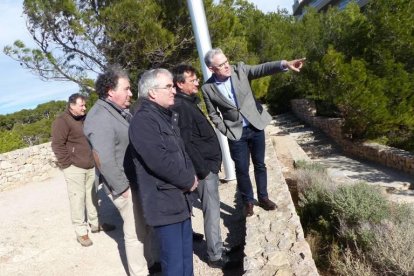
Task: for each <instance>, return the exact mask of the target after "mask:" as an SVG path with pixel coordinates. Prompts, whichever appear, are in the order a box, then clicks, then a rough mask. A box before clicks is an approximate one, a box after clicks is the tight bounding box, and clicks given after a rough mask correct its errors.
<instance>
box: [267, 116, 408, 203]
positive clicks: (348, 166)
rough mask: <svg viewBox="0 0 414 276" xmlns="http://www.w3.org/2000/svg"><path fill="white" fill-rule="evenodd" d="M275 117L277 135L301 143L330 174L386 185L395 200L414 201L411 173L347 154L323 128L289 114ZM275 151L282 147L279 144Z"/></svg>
mask: <svg viewBox="0 0 414 276" xmlns="http://www.w3.org/2000/svg"><path fill="white" fill-rule="evenodd" d="M274 118H275V122H276V124H277V126H278V129H279V132H278V134H277V136H276V137H278V136H279V137H284V138H283V139H285V140H287V141H289V143H297V144H299V146H300V147H301V149H303V151H304V152H306V154H307V155H308V156H309V157H310V159H312V160H313V161H317V162H319V163H321V164H323V165H324V166H325V167H327V168H328V172H329V174H330V175H331V176H332V177H334V178H335V179H336V180H337V181H341V182H355V181H364V182H366V183H368V184H371V185H378V186H381V187H384V189H385V190H386V191H387V192H388V194H389V196H390V198H391V199H393V200H395V201H398V202H411V203H414V190H413V188H414V177H413V176H412V175H409V174H407V173H404V172H401V171H397V170H395V169H391V168H388V167H385V166H383V165H380V164H376V163H373V162H370V161H364V160H358V159H355V158H350V157H347V156H344V155H343V154H342V152H341V149H340V148H339V147H338V146H337V145H336V144H335V143H334V142H333V141H332V140H331V139H329V138H328V137H327V136H326V135H324V134H323V133H322V132H321V131H319V130H317V129H314V128H311V127H308V126H306V125H304V124H303V123H302V122H300V121H299V120H298V119H297V118H296V117H295V116H294V115H292V114H290V113H286V114H282V115H278V116H276V117H274ZM280 141H281V140H280ZM283 143H287V142H283ZM282 147H283V146H282ZM276 151H277V152H278V151H282V149H280V147H279V149H278V148H277V150H276ZM294 154H295V153H293V156H294ZM278 158H280V156H278ZM296 159H297V157H296Z"/></svg>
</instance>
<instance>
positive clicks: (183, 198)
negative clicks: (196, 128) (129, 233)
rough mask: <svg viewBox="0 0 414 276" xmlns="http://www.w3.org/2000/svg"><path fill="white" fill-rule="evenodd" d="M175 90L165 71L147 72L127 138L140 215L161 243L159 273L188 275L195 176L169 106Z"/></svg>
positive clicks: (191, 251) (190, 275) (191, 257)
mask: <svg viewBox="0 0 414 276" xmlns="http://www.w3.org/2000/svg"><path fill="white" fill-rule="evenodd" d="M175 94H176V91H175V87H174V85H173V77H172V75H171V73H170V72H169V71H168V70H166V69H153V70H149V71H146V72H145V73H144V74H143V75H142V77H141V78H140V80H139V83H138V95H139V100H140V105H139V108H138V110H137V112H136V113H135V116H134V118H133V119H132V121H131V125H130V128H129V138H130V142H131V144H132V146H133V151H132V153H133V157H134V164H135V171H136V175H137V177H138V187H139V196H140V199H141V203H142V207H143V214H144V218H145V221H146V223H147V224H148V225H150V226H153V227H154V230H155V234H156V237H157V238H158V241H159V244H160V260H161V267H162V274H163V275H167V276H176V275H180V276H181V275H182V276H192V275H193V274H194V272H193V237H192V227H191V220H190V216H191V208H192V198H191V192H192V191H194V190H195V189H196V188H197V185H198V181H197V177H196V175H195V174H196V173H195V171H194V167H193V164H192V162H191V160H190V158H189V156H188V155H187V153H186V151H185V147H184V144H183V141H182V139H181V137H180V131H179V128H178V116H177V113H175V112H173V111H171V110H170V108H171V107H172V106H173V105H174V97H175Z"/></svg>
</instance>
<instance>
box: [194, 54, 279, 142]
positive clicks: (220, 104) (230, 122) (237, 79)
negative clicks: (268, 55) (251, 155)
mask: <svg viewBox="0 0 414 276" xmlns="http://www.w3.org/2000/svg"><path fill="white" fill-rule="evenodd" d="M282 71H285V70H283V69H282V68H281V64H280V61H273V62H267V63H263V64H259V65H246V64H244V63H242V62H240V63H238V64H237V65H234V66H232V74H231V82H232V85H233V88H234V91H235V94H236V100H237V103H238V107H237V106H235V105H234V104H233V103H232V102H231V101H229V100H228V99H227V98H226V97H224V96H223V95H222V94H221V92H220V91H219V89H218V87H217V85H216V81H215V78H214V75H213V76H211V77H210V78H209V79H208V80H207V82H206V83H205V84H204V85H203V86H202V87H201V89H202V91H203V97H204V101H205V103H206V107H207V111H208V115H209V117H210V119H211V120H212V121H213V123H214V125H215V126H216V128H217V129H218V130H219V131H220V132H221V133H223V134H224V135H225V136H227V138H229V139H230V140H238V139H240V137H241V135H242V132H243V118H242V116H241V115H243V116H244V118H246V119H247V121H248V122H249V123H250V124H252V125H253V126H254V127H255V128H257V129H259V130H262V129H264V128H265V127H266V126H267V125H268V124H269V122H270V121H271V119H272V117H271V116H270V114H269V113H268V112H267V111H266V110H264V109H263V107H262V105H261V104H260V103H258V102H257V101H256V99H255V97H254V94H253V91H252V88H251V86H250V81H251V80H254V79H257V78H260V77H264V76H268V75H272V74H274V73H276V72H282ZM220 114H221V116H220Z"/></svg>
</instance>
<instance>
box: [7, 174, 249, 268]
mask: <svg viewBox="0 0 414 276" xmlns="http://www.w3.org/2000/svg"><path fill="white" fill-rule="evenodd" d="M235 190H236V182H235V181H232V182H228V183H224V184H221V185H220V195H221V202H222V203H221V217H222V220H221V223H222V225H221V231H222V237H223V240H224V241H225V242H226V243H229V244H230V245H239V244H243V243H244V236H245V219H244V218H243V216H242V214H241V213H240V212H239V209H240V208H238V209H236V208H235V206H237V204H239V203H237V200H236V199H235ZM100 197H101V198H102V199H103V200H102V202H101V206H102V207H101V217H102V221H104V222H108V223H112V224H115V225H116V226H117V229H116V230H115V231H112V232H108V233H98V234H90V236H91V239H92V241H93V242H94V244H93V246H91V247H87V248H84V247H81V246H80V245H79V244H78V243H77V241H76V238H75V234H74V231H73V228H72V226H71V222H70V214H69V202H68V197H67V189H66V184H65V181H64V178H63V175H62V174H61V172H57V173H56V175H55V176H54V177H53V178H51V179H49V180H47V181H43V182H39V183H30V184H27V185H23V186H20V187H15V188H14V189H11V190H8V191H3V192H1V193H0V210H1V213H0V233H2V234H1V235H0V275H59V276H64V275H101V276H102V275H112V276H113V275H127V273H126V263H125V262H126V259H125V249H124V245H123V237H122V231H121V224H122V219H121V217H120V216H119V214H118V211H117V210H116V208H115V207H114V206H113V204H112V203H111V201H110V200H109V199H108V198H107V197H106V195H104V194H102V193H101V192H100ZM193 228H194V230H195V231H196V232H198V233H203V232H204V231H203V222H202V213H201V210H200V204H199V203H196V204H195V207H194V217H193ZM205 252H206V248H205V241H203V242H200V243H195V244H194V271H195V275H235V276H237V275H242V266H240V267H239V268H238V269H234V270H231V271H222V270H221V269H212V268H210V267H209V266H208V265H207V264H206V255H205ZM242 255H243V252H240V253H239V254H238V255H237V254H236V255H235V256H233V257H234V258H236V259H240V260H242V258H243V256H242Z"/></svg>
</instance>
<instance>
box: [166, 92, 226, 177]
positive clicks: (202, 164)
mask: <svg viewBox="0 0 414 276" xmlns="http://www.w3.org/2000/svg"><path fill="white" fill-rule="evenodd" d="M199 103H200V99H199V98H198V97H197V96H196V95H192V96H190V95H187V94H184V93H182V92H180V91H178V92H177V94H176V95H175V104H174V107H173V108H172V109H173V110H174V111H175V112H177V113H178V115H179V120H178V126H179V127H180V134H181V138H182V139H183V140H184V145H185V150H186V151H187V153H188V155H189V156H190V158H191V161H192V162H193V165H194V168H195V171H196V173H197V177H198V178H199V179H204V178H206V176H207V175H208V174H209V173H210V172H213V173H218V172H219V170H220V166H221V150H220V143H219V141H218V139H217V135H216V133H215V131H214V129H213V127H212V126H211V125H210V123H209V122H208V120H207V118H206V116H205V115H204V114H203V112H202V111H201V109H200V108H199V107H198V104H199Z"/></svg>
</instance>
